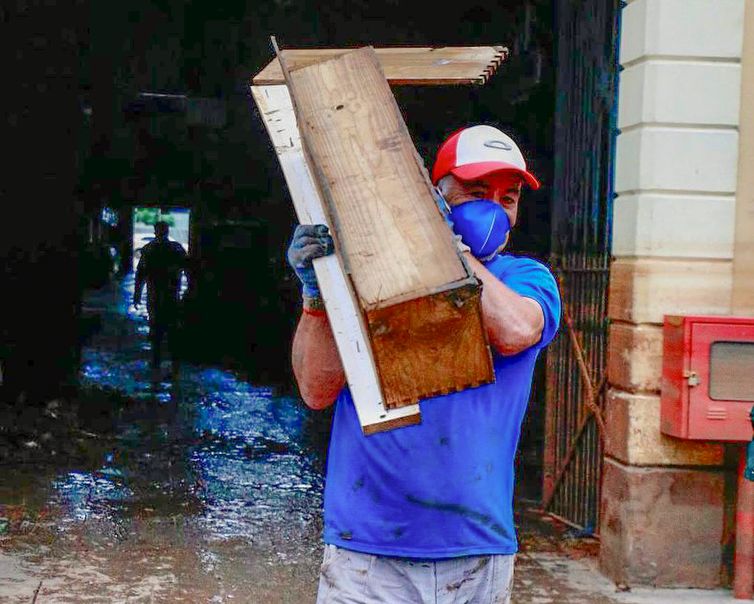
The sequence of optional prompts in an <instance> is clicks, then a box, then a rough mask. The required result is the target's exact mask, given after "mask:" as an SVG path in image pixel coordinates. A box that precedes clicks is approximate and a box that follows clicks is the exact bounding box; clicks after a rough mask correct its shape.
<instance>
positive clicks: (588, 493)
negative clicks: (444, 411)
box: [543, 0, 620, 532]
mask: <svg viewBox="0 0 754 604" xmlns="http://www.w3.org/2000/svg"><path fill="white" fill-rule="evenodd" d="M556 11H557V12H556V22H557V27H558V43H557V48H556V72H557V76H556V77H557V85H556V90H557V91H558V92H557V95H558V96H557V101H556V115H555V149H556V157H555V174H554V187H553V217H552V218H553V219H552V256H551V258H550V260H551V264H552V266H553V269H554V270H555V272H556V275H557V277H558V280H559V283H560V286H561V294H562V296H563V303H564V317H563V326H562V329H561V332H560V335H559V336H558V337H557V338H556V340H555V341H554V342H553V344H551V346H550V348H549V351H548V355H547V395H546V401H547V411H546V416H545V455H544V464H545V467H544V485H543V487H544V488H543V507H544V508H545V510H546V511H548V512H550V513H552V514H553V515H556V516H558V517H560V518H562V519H564V520H566V521H567V522H568V523H570V524H573V525H576V526H579V527H582V528H584V529H586V530H587V531H591V532H596V531H597V527H598V526H599V488H600V476H601V471H602V450H603V440H602V439H603V435H601V434H600V426H601V425H603V422H602V420H601V409H602V408H603V405H604V399H605V387H604V386H605V367H606V361H607V331H608V319H607V292H608V283H609V277H610V246H611V241H610V236H611V231H612V226H611V221H612V201H613V186H612V165H613V161H612V160H613V154H614V140H615V127H616V120H615V116H616V105H617V98H616V95H617V49H618V37H619V22H618V20H619V14H620V11H619V2H618V0H584V1H582V2H573V1H571V0H558V1H557V3H556Z"/></svg>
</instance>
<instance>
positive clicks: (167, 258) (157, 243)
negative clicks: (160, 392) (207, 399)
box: [133, 222, 187, 372]
mask: <svg viewBox="0 0 754 604" xmlns="http://www.w3.org/2000/svg"><path fill="white" fill-rule="evenodd" d="M168 232H169V227H168V224H167V223H166V222H157V223H156V224H155V225H154V234H155V238H154V239H153V240H152V241H150V242H149V243H148V244H147V245H145V246H144V248H143V249H142V252H141V258H140V259H139V264H138V265H137V267H136V285H135V288H134V298H133V304H134V307H135V308H138V307H139V304H140V303H141V290H142V287H143V286H144V283H146V284H147V314H148V315H149V338H150V340H151V342H152V369H153V370H154V371H158V370H159V369H160V347H161V345H162V340H163V338H164V337H165V336H167V343H168V349H169V351H170V356H171V361H172V364H173V372H175V371H176V370H177V368H178V361H177V358H176V352H177V350H176V349H177V346H176V339H177V338H176V331H177V327H178V310H179V305H180V288H181V271H186V266H187V264H186V250H184V249H183V246H182V245H181V244H180V243H178V242H177V241H170V240H169V239H168Z"/></svg>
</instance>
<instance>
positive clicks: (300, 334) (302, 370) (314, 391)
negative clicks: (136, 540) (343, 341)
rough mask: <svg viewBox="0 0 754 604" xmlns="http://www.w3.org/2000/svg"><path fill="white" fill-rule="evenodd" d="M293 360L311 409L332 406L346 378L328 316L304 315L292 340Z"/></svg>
mask: <svg viewBox="0 0 754 604" xmlns="http://www.w3.org/2000/svg"><path fill="white" fill-rule="evenodd" d="M292 360H293V373H294V375H295V376H296V382H298V387H299V391H300V392H301V396H302V398H303V399H304V402H305V403H306V405H307V406H308V407H311V408H312V409H324V408H326V407H329V406H330V405H332V404H333V403H334V402H335V399H336V398H337V396H338V394H339V393H340V391H341V390H342V389H343V386H344V385H345V383H346V376H345V372H344V371H343V364H342V363H341V361H340V355H339V354H338V349H337V347H336V345H335V337H334V336H333V333H332V329H331V327H330V322H329V321H328V319H327V316H316V315H311V314H307V313H303V314H302V315H301V319H299V323H298V326H297V327H296V334H295V335H294V337H293V351H292Z"/></svg>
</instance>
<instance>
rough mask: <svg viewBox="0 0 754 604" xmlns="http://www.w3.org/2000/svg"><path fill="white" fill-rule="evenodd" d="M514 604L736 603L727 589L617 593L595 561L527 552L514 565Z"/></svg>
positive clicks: (586, 558) (634, 589) (647, 588)
mask: <svg viewBox="0 0 754 604" xmlns="http://www.w3.org/2000/svg"><path fill="white" fill-rule="evenodd" d="M512 601H513V604H550V603H553V604H555V603H557V604H565V603H568V604H571V603H572V604H614V603H615V604H619V603H620V604H623V603H625V604H666V603H667V604H676V603H677V604H718V603H722V602H735V601H739V600H734V599H733V592H731V591H730V590H726V589H716V590H704V589H656V588H651V587H634V588H631V589H630V590H629V591H619V590H617V589H616V586H615V585H614V584H613V583H612V582H611V581H609V580H608V579H606V578H605V577H604V576H603V575H602V574H600V572H599V571H598V570H597V563H596V559H595V558H594V557H591V556H590V557H585V558H580V559H573V558H570V557H568V556H567V555H564V554H562V553H551V552H548V553H542V552H527V553H523V554H520V555H519V557H518V560H517V562H516V579H515V585H514V589H513V599H512Z"/></svg>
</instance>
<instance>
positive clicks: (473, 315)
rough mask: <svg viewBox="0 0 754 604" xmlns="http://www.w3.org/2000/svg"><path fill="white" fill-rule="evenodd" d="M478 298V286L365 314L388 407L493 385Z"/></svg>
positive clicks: (465, 287)
mask: <svg viewBox="0 0 754 604" xmlns="http://www.w3.org/2000/svg"><path fill="white" fill-rule="evenodd" d="M480 296H481V292H480V290H479V287H478V286H477V285H476V284H475V283H474V284H469V285H466V286H464V287H460V288H457V289H453V290H449V291H446V292H443V293H439V294H434V295H432V296H426V297H424V298H419V299H417V300H411V301H409V302H404V303H402V304H396V305H394V306H390V307H387V308H381V309H377V310H374V311H371V312H368V313H367V323H368V324H369V332H370V336H371V342H372V348H373V350H374V356H375V359H376V362H377V368H378V370H379V375H380V379H381V382H382V390H383V392H384V394H385V406H386V407H388V408H390V409H392V408H399V407H401V405H407V404H409V405H410V404H412V403H413V402H415V401H417V400H419V399H421V398H426V397H428V396H436V395H439V394H447V393H449V392H454V391H457V390H463V389H465V388H474V387H476V386H479V385H481V384H485V383H488V382H491V381H492V373H493V367H492V355H491V354H490V352H489V348H488V347H487V346H486V345H485V344H484V343H485V342H486V334H485V332H484V325H483V324H482V321H481V320H480V313H479V308H480V302H481V301H480Z"/></svg>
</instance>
